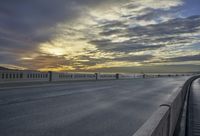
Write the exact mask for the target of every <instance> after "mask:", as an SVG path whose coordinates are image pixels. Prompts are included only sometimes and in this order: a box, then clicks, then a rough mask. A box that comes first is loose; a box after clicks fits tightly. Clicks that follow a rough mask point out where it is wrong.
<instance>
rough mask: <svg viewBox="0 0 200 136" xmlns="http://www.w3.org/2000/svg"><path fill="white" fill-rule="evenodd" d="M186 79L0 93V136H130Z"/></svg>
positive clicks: (96, 83)
mask: <svg viewBox="0 0 200 136" xmlns="http://www.w3.org/2000/svg"><path fill="white" fill-rule="evenodd" d="M186 79H188V77H176V78H152V79H132V80H107V81H87V82H70V83H60V84H59V83H56V84H55V83H54V84H53V85H50V84H46V85H45V84H42V85H34V86H30V87H20V86H19V87H13V86H9V87H2V88H1V89H0V135H1V136H131V135H132V134H133V133H134V132H136V130H137V129H138V128H139V127H140V126H141V125H142V124H143V123H144V122H145V121H146V120H147V119H148V118H149V117H150V116H151V115H152V114H153V112H154V111H156V109H157V108H158V106H159V104H160V103H162V102H163V101H165V100H166V99H168V98H169V96H170V94H171V93H172V92H174V91H176V90H177V89H178V87H180V86H181V85H182V84H184V82H185V81H186Z"/></svg>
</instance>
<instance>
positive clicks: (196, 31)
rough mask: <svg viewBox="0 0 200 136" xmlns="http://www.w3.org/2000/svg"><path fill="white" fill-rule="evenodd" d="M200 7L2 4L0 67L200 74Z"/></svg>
mask: <svg viewBox="0 0 200 136" xmlns="http://www.w3.org/2000/svg"><path fill="white" fill-rule="evenodd" d="M199 7H200V0H0V66H2V67H8V68H17V69H30V70H40V71H50V70H51V71H76V72H82V71H87V72H94V71H95V72H123V73H130V72H191V71H200V8H199Z"/></svg>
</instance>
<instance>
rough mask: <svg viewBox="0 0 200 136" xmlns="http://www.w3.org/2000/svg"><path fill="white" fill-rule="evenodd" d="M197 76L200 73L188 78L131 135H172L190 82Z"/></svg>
mask: <svg viewBox="0 0 200 136" xmlns="http://www.w3.org/2000/svg"><path fill="white" fill-rule="evenodd" d="M199 77H200V75H197V76H194V77H191V78H190V79H188V80H187V81H186V82H185V84H184V85H183V86H182V87H181V88H179V90H178V91H176V92H174V93H173V94H172V95H171V97H170V98H169V99H168V100H167V101H165V102H164V103H162V104H161V105H160V107H159V108H158V110H157V111H156V112H155V113H154V114H153V115H152V116H151V117H150V118H149V119H148V120H147V121H146V122H145V123H144V124H143V126H142V127H141V128H139V129H138V130H137V131H136V133H135V134H134V135H133V136H173V134H174V131H175V128H176V125H177V122H178V119H179V116H180V113H181V111H182V108H183V104H184V101H185V98H186V94H187V92H188V91H189V88H190V85H191V84H192V82H193V81H194V80H195V79H197V78H199Z"/></svg>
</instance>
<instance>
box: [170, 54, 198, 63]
mask: <svg viewBox="0 0 200 136" xmlns="http://www.w3.org/2000/svg"><path fill="white" fill-rule="evenodd" d="M169 61H170V62H182V61H200V55H192V56H183V57H176V58H171V59H169Z"/></svg>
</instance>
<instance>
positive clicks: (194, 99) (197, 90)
mask: <svg viewBox="0 0 200 136" xmlns="http://www.w3.org/2000/svg"><path fill="white" fill-rule="evenodd" d="M188 121H189V122H188V135H189V136H200V79H197V80H195V81H194V82H193V84H192V86H191V92H190V99H189V119H188Z"/></svg>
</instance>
